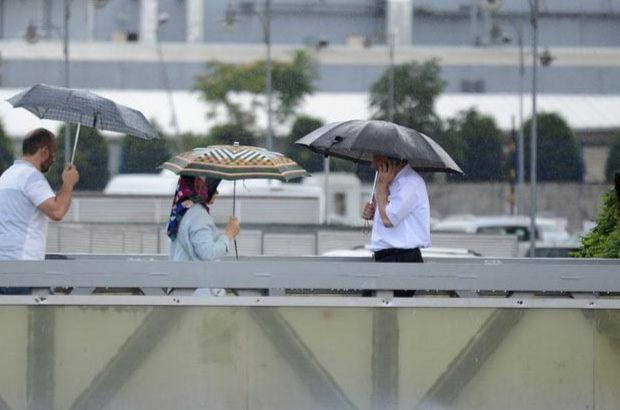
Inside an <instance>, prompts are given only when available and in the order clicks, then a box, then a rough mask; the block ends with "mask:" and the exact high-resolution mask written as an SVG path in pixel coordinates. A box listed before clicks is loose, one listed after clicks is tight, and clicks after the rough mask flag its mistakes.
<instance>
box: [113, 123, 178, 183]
mask: <svg viewBox="0 0 620 410" xmlns="http://www.w3.org/2000/svg"><path fill="white" fill-rule="evenodd" d="M170 156H171V149H170V143H169V142H168V139H167V138H166V137H165V135H163V134H161V133H160V138H158V139H152V140H145V139H142V138H137V137H134V136H131V135H125V136H124V137H123V142H122V144H121V167H120V173H121V174H156V173H158V172H159V171H160V169H159V166H160V165H161V164H162V162H164V161H166V160H167V159H169V158H170Z"/></svg>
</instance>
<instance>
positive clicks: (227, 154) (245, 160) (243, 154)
mask: <svg viewBox="0 0 620 410" xmlns="http://www.w3.org/2000/svg"><path fill="white" fill-rule="evenodd" d="M162 168H165V169H168V170H170V171H172V172H174V173H176V174H179V175H193V176H204V177H209V178H219V179H226V180H232V181H234V184H233V216H234V215H235V212H236V197H237V195H236V193H237V180H239V179H278V180H280V181H285V182H286V181H290V180H291V179H295V178H300V177H304V176H308V175H309V174H308V172H306V170H305V169H303V168H302V167H301V166H299V165H298V164H297V163H296V162H295V161H293V160H292V159H290V158H288V157H286V156H284V155H282V154H280V153H278V152H273V151H268V150H266V149H265V148H259V147H253V146H249V145H239V143H237V142H235V143H234V144H233V145H211V146H209V147H206V148H194V149H193V150H191V151H189V152H184V153H182V154H178V155H175V156H174V157H172V158H171V159H169V160H168V161H166V162H164V163H163V164H162ZM235 255H236V257H237V258H238V257H239V254H238V251H237V241H236V240H235Z"/></svg>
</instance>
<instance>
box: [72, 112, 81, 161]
mask: <svg viewBox="0 0 620 410" xmlns="http://www.w3.org/2000/svg"><path fill="white" fill-rule="evenodd" d="M80 125H81V124H80V123H79V122H78V125H77V130H76V131H75V142H73V153H72V154H71V165H73V161H74V160H75V150H76V149H77V143H78V139H79V138H80Z"/></svg>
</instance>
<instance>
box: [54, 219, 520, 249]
mask: <svg viewBox="0 0 620 410" xmlns="http://www.w3.org/2000/svg"><path fill="white" fill-rule="evenodd" d="M431 240H432V242H433V246H435V247H451V248H465V249H470V250H472V251H476V252H478V253H480V254H482V255H484V256H494V257H512V256H517V254H518V244H517V238H516V236H512V235H474V234H439V233H437V234H432V235H431ZM369 242H370V237H369V236H368V235H365V234H364V233H362V231H361V229H356V230H339V229H330V228H322V227H321V226H320V225H318V226H298V227H295V226H290V227H282V226H272V227H269V226H266V227H264V228H249V229H248V228H243V229H242V231H241V234H240V235H239V237H238V240H237V243H238V247H239V254H240V255H242V256H258V255H272V256H276V255H285V256H304V255H321V254H323V253H325V252H327V251H331V250H335V249H352V248H354V247H363V246H364V245H366V244H367V243H369ZM168 244H169V243H168V237H167V236H166V232H165V227H164V225H163V224H145V223H122V224H120V223H115V224H112V223H103V224H99V223H67V222H62V223H58V224H50V226H49V229H48V241H47V251H48V252H49V253H66V252H69V253H131V254H136V253H148V254H156V253H161V254H167V253H168Z"/></svg>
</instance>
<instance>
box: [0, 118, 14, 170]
mask: <svg viewBox="0 0 620 410" xmlns="http://www.w3.org/2000/svg"><path fill="white" fill-rule="evenodd" d="M13 160H14V156H13V143H12V142H11V140H10V139H9V137H8V136H7V135H6V133H5V132H4V126H3V125H2V123H1V122H0V174H1V173H3V172H4V171H5V170H6V169H7V168H8V167H10V166H11V165H12V164H13Z"/></svg>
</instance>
